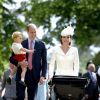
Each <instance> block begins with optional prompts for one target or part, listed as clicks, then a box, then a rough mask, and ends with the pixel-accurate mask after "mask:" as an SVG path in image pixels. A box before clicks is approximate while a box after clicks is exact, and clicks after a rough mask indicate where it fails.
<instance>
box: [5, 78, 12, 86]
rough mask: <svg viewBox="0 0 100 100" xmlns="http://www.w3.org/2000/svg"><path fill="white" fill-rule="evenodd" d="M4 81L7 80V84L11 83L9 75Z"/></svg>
mask: <svg viewBox="0 0 100 100" xmlns="http://www.w3.org/2000/svg"><path fill="white" fill-rule="evenodd" d="M6 81H7V83H8V84H9V85H11V78H10V77H8V78H7V80H6Z"/></svg>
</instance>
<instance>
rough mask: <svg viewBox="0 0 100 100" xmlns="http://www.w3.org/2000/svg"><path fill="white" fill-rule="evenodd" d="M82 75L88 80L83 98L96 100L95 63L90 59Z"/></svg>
mask: <svg viewBox="0 0 100 100" xmlns="http://www.w3.org/2000/svg"><path fill="white" fill-rule="evenodd" d="M83 76H84V77H86V78H87V79H88V80H89V83H88V85H87V87H86V88H85V99H86V100H98V87H97V77H96V73H95V65H94V63H93V62H92V61H89V62H87V72H86V73H85V74H84V75H83Z"/></svg>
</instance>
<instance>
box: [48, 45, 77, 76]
mask: <svg viewBox="0 0 100 100" xmlns="http://www.w3.org/2000/svg"><path fill="white" fill-rule="evenodd" d="M54 70H55V75H65V76H78V74H79V55H78V49H77V48H76V47H70V48H69V50H68V51H67V53H66V54H65V53H64V52H63V50H62V49H61V47H60V46H56V47H55V48H54V50H53V53H52V57H51V60H50V63H49V77H50V78H52V77H53V74H54Z"/></svg>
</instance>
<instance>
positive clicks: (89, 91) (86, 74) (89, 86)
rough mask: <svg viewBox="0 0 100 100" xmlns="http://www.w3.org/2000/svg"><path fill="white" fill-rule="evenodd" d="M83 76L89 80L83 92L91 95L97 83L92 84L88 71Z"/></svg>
mask: <svg viewBox="0 0 100 100" xmlns="http://www.w3.org/2000/svg"><path fill="white" fill-rule="evenodd" d="M84 76H85V77H86V78H88V79H89V80H90V81H89V84H88V86H87V87H86V89H85V93H86V94H88V95H93V93H94V91H95V90H96V88H97V85H96V84H94V82H93V81H92V78H91V75H90V73H89V72H87V73H85V74H84Z"/></svg>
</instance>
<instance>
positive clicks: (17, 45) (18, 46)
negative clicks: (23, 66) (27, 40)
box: [11, 42, 23, 54]
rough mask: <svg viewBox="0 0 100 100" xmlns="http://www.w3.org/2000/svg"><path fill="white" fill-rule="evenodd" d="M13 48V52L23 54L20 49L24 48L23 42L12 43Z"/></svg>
mask: <svg viewBox="0 0 100 100" xmlns="http://www.w3.org/2000/svg"><path fill="white" fill-rule="evenodd" d="M11 48H12V50H13V52H14V53H15V54H21V52H20V49H22V48H23V46H22V44H20V43H15V42H14V43H13V44H12V47H11Z"/></svg>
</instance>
